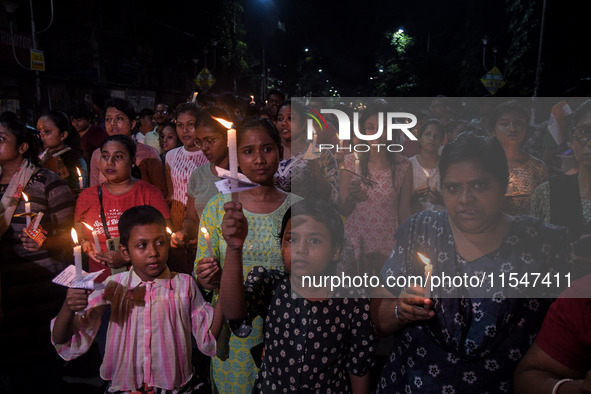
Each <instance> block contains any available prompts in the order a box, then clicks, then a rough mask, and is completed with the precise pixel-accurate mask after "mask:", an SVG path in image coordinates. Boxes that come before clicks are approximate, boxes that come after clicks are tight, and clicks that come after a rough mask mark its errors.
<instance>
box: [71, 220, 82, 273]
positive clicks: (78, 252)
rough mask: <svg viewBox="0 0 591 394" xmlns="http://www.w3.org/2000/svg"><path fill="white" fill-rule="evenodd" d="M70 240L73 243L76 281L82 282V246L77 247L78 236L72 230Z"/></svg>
mask: <svg viewBox="0 0 591 394" xmlns="http://www.w3.org/2000/svg"><path fill="white" fill-rule="evenodd" d="M72 240H73V241H74V244H75V245H76V246H74V265H75V266H76V280H82V246H80V245H78V234H77V233H76V230H74V229H72Z"/></svg>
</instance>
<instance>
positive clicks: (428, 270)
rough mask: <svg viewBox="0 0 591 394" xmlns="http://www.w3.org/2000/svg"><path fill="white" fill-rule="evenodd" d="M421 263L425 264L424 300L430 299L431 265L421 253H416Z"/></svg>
mask: <svg viewBox="0 0 591 394" xmlns="http://www.w3.org/2000/svg"><path fill="white" fill-rule="evenodd" d="M417 255H418V256H419V258H420V259H421V261H422V262H423V263H424V264H425V298H431V274H432V272H433V265H432V264H431V260H430V259H429V258H427V257H425V256H423V255H422V254H421V253H417Z"/></svg>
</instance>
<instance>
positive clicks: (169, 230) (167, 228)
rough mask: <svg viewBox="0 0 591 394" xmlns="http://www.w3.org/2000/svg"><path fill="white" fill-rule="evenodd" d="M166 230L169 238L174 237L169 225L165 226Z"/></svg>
mask: <svg viewBox="0 0 591 394" xmlns="http://www.w3.org/2000/svg"><path fill="white" fill-rule="evenodd" d="M166 232H167V233H168V235H170V238H176V237H177V236H176V235H175V234H174V233H173V232H172V230H171V229H170V227H166Z"/></svg>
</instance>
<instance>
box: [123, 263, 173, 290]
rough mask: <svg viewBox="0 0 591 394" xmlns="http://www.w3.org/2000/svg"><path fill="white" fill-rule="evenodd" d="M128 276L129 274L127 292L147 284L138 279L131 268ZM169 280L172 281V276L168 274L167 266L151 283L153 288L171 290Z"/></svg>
mask: <svg viewBox="0 0 591 394" xmlns="http://www.w3.org/2000/svg"><path fill="white" fill-rule="evenodd" d="M128 274H129V277H128V285H127V288H128V289H129V290H132V289H135V288H136V287H138V286H139V285H141V284H145V283H148V282H144V281H143V280H142V278H140V277H139V276H138V275H137V274H136V273H135V270H134V269H133V267H131V269H130V270H129V273H128ZM171 279H172V274H171V272H170V269H168V266H166V267H165V268H164V270H163V271H162V272H161V273H160V275H158V277H157V278H156V279H154V280H153V281H152V283H153V284H154V286H162V287H166V288H167V289H168V290H172V280H171Z"/></svg>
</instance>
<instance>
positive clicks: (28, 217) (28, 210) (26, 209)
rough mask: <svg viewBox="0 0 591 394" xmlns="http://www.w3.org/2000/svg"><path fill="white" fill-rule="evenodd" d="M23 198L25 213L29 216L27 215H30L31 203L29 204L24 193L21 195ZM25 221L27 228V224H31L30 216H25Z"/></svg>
mask: <svg viewBox="0 0 591 394" xmlns="http://www.w3.org/2000/svg"><path fill="white" fill-rule="evenodd" d="M21 193H23V192H21ZM23 198H24V199H25V213H26V214H29V213H31V203H30V202H29V197H27V195H26V194H25V193H23ZM25 221H26V223H27V227H29V224H31V216H30V215H26V216H25Z"/></svg>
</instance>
